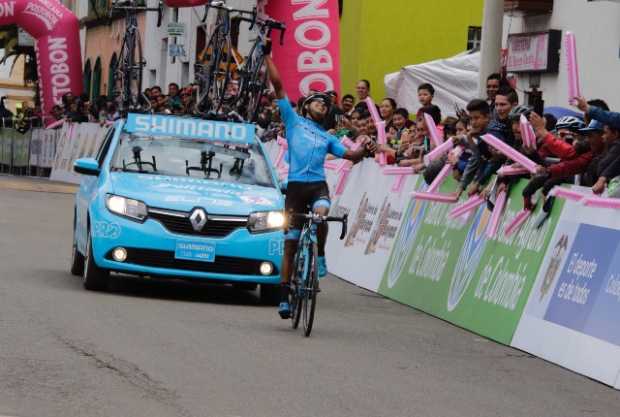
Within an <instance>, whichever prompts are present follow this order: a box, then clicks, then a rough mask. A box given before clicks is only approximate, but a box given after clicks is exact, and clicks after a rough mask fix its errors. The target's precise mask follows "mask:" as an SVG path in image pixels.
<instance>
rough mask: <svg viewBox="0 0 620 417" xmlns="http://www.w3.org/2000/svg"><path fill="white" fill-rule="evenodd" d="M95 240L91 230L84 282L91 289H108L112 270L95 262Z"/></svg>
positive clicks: (85, 258) (87, 243)
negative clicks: (93, 252) (107, 269)
mask: <svg viewBox="0 0 620 417" xmlns="http://www.w3.org/2000/svg"><path fill="white" fill-rule="evenodd" d="M92 251H93V242H92V240H91V238H90V230H89V231H88V238H87V242H86V255H85V256H84V272H83V273H82V283H83V284H84V288H86V289H87V290H90V291H105V290H107V289H108V282H109V278H110V272H109V271H106V270H105V269H102V268H99V267H98V266H97V264H96V263H95V259H94V257H93V254H92Z"/></svg>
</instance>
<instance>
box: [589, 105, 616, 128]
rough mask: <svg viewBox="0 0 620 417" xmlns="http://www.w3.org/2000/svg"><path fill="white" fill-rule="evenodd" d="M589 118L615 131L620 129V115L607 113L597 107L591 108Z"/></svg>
mask: <svg viewBox="0 0 620 417" xmlns="http://www.w3.org/2000/svg"><path fill="white" fill-rule="evenodd" d="M588 116H590V118H592V119H594V120H598V121H599V122H601V123H603V124H605V125H609V126H611V127H613V128H614V129H620V113H616V112H611V111H606V110H603V109H601V108H599V107H596V106H590V108H589V110H588Z"/></svg>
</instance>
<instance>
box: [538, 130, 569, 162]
mask: <svg viewBox="0 0 620 417" xmlns="http://www.w3.org/2000/svg"><path fill="white" fill-rule="evenodd" d="M538 155H540V157H541V158H542V159H545V158H548V157H552V158H560V159H561V160H562V161H564V160H568V159H574V158H576V157H577V152H576V151H575V148H573V145H571V144H570V143H566V142H564V141H563V140H562V139H560V138H557V137H555V136H553V134H551V133H547V135H546V136H545V137H544V138H543V140H542V145H541V146H540V147H539V148H538Z"/></svg>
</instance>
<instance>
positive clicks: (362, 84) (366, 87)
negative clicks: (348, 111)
mask: <svg viewBox="0 0 620 417" xmlns="http://www.w3.org/2000/svg"><path fill="white" fill-rule="evenodd" d="M355 92H356V93H357V101H358V103H359V102H363V101H364V100H366V98H367V97H369V96H370V81H368V80H359V81H358V82H357V84H356V85H355Z"/></svg>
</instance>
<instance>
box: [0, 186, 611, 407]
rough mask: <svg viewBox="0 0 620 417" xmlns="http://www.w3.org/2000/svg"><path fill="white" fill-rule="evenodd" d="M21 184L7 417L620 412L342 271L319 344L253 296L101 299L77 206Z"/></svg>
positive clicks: (2, 369)
mask: <svg viewBox="0 0 620 417" xmlns="http://www.w3.org/2000/svg"><path fill="white" fill-rule="evenodd" d="M3 181H4V182H6V181H7V179H6V177H4V178H3V177H0V185H1V183H2V182H3ZM7 188H10V187H4V188H2V187H1V186H0V416H4V415H8V416H22V417H35V416H36V417H38V416H44V417H56V416H58V417H60V416H62V417H72V416H76V417H78V416H79V417H90V416H123V417H131V416H136V417H137V416H149V417H159V416H162V417H164V416H165V417H173V416H196V417H198V416H200V417H202V416H205V417H233V416H241V417H246V416H247V417H279V416H283V417H284V416H287V417H288V416H299V417H306V416H326V417H347V416H355V417H366V416H368V417H382V416H385V417H406V416H407V417H408V416H416V417H418V416H421V417H425V416H432V417H435V416H436V417H452V416H454V417H456V416H458V417H468V416H475V417H486V416H501V417H511V416H528V417H530V416H531V417H539V416H540V417H546V416H558V417H559V416H562V417H572V416H610V417H612V416H613V417H617V416H618V415H620V393H619V392H618V391H615V390H613V389H611V388H609V387H606V386H604V385H601V384H599V383H597V382H594V381H591V380H589V379H587V378H583V377H581V376H579V375H576V374H574V373H572V372H569V371H567V370H564V369H562V368H560V367H557V366H555V365H552V364H549V363H546V362H544V361H542V360H539V359H536V358H533V357H531V356H529V355H527V354H525V353H523V352H520V351H517V350H514V349H510V348H507V347H504V346H501V345H498V344H496V343H494V342H491V341H488V340H486V339H483V338H480V337H478V336H476V335H474V334H471V333H469V332H466V331H464V330H461V329H459V328H456V327H454V326H452V325H450V324H447V323H445V322H443V321H441V320H438V319H435V318H433V317H430V316H428V315H425V314H423V313H420V312H418V311H416V310H414V309H411V308H409V307H406V306H402V305H399V304H397V303H394V302H392V301H389V300H386V299H383V298H381V297H378V296H375V295H372V294H371V293H368V292H366V291H364V290H361V289H359V288H357V287H355V286H352V285H350V284H347V283H345V282H342V281H340V280H338V279H336V278H334V277H330V278H328V279H327V280H325V281H324V282H323V284H322V288H323V290H324V291H323V292H322V293H321V295H320V297H319V306H318V313H317V322H316V327H315V330H314V331H313V334H312V337H311V338H309V339H306V338H303V337H302V336H301V333H300V332H294V331H292V330H290V328H289V323H288V322H284V321H282V320H280V319H279V318H278V317H277V316H276V312H275V309H274V308H273V307H263V306H260V305H259V304H258V302H257V297H256V294H254V293H252V292H239V291H234V290H233V289H231V288H226V287H213V286H204V285H196V284H188V283H178V282H175V283H169V282H153V281H139V280H127V279H122V280H117V281H116V283H115V286H114V288H113V291H112V292H110V293H106V294H100V293H92V292H87V291H85V290H83V289H82V286H81V282H80V280H79V279H78V278H76V277H73V276H72V275H70V274H69V272H68V265H69V258H70V256H69V255H70V243H71V207H72V198H73V197H72V196H71V195H68V194H63V193H46V192H33V191H17V190H9V189H7ZM13 188H15V187H13Z"/></svg>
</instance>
